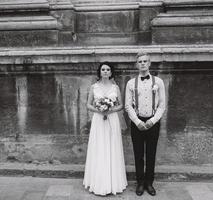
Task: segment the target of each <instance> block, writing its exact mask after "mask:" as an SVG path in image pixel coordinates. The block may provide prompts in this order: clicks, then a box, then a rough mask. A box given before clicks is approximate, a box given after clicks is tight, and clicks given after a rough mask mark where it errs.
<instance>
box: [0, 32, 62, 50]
mask: <svg viewBox="0 0 213 200" xmlns="http://www.w3.org/2000/svg"><path fill="white" fill-rule="evenodd" d="M0 38H1V40H0V46H1V47H25V46H31V47H36V46H56V45H57V43H58V31H57V30H34V31H24V30H23V31H1V32H0Z"/></svg>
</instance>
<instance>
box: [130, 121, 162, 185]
mask: <svg viewBox="0 0 213 200" xmlns="http://www.w3.org/2000/svg"><path fill="white" fill-rule="evenodd" d="M139 119H141V120H142V121H144V122H146V121H147V120H148V119H149V118H142V117H139ZM159 130H160V122H157V123H156V124H155V125H154V126H153V127H151V128H150V129H148V130H145V131H140V130H139V129H138V128H137V126H136V125H135V124H134V123H133V122H132V123H131V136H132V143H133V150H134V155H135V169H136V179H137V182H138V183H139V184H141V183H145V184H147V183H148V184H152V183H153V181H154V171H155V157H156V149H157V143H158V138H159ZM144 155H145V159H146V168H145V170H144V163H145V162H144Z"/></svg>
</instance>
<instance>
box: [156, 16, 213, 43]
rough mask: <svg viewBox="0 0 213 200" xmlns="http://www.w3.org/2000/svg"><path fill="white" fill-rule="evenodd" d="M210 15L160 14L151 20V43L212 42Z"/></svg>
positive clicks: (212, 27)
mask: <svg viewBox="0 0 213 200" xmlns="http://www.w3.org/2000/svg"><path fill="white" fill-rule="evenodd" d="M212 17H213V15H211V14H160V15H158V17H157V18H155V19H154V20H153V21H152V43H153V44H199V43H201V44H203V43H206V44H209V43H213V22H212Z"/></svg>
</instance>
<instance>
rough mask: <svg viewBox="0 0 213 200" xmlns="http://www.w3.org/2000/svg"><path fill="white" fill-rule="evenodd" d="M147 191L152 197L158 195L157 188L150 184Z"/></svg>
mask: <svg viewBox="0 0 213 200" xmlns="http://www.w3.org/2000/svg"><path fill="white" fill-rule="evenodd" d="M146 190H147V192H148V193H149V194H150V195H152V196H155V195H156V191H155V188H154V187H153V186H152V185H150V184H149V185H146Z"/></svg>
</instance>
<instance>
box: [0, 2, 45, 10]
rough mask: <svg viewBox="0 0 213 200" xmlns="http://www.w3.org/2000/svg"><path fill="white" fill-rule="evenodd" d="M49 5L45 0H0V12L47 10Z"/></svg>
mask: <svg viewBox="0 0 213 200" xmlns="http://www.w3.org/2000/svg"><path fill="white" fill-rule="evenodd" d="M48 9H49V3H48V1H47V0H1V2H0V11H1V12H7V11H8V10H26V11H32V10H48Z"/></svg>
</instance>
